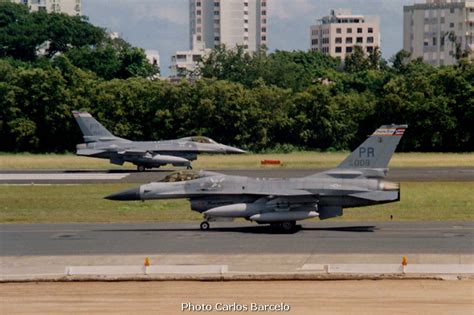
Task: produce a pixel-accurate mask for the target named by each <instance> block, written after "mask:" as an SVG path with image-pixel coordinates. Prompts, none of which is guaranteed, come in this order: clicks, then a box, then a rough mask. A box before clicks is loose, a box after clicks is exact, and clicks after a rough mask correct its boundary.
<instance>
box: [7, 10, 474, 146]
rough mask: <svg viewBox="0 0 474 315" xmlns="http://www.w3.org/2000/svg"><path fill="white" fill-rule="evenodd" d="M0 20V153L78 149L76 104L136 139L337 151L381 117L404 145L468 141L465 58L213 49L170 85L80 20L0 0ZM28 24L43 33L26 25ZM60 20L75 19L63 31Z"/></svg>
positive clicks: (470, 71)
mask: <svg viewBox="0 0 474 315" xmlns="http://www.w3.org/2000/svg"><path fill="white" fill-rule="evenodd" d="M36 14H37V16H36V17H35V15H36ZM56 20H62V22H61V23H58V25H56V22H55V21H56ZM0 21H1V22H0V151H13V152H23V151H28V152H66V151H69V152H71V151H74V150H75V145H76V144H77V143H80V142H81V141H82V136H81V133H80V130H79V128H78V126H77V125H76V123H75V121H74V119H73V117H72V115H71V111H72V110H75V109H83V110H88V111H90V112H91V114H93V115H94V116H96V118H97V119H98V120H99V121H101V122H102V123H103V124H104V126H106V127H107V128H108V129H109V130H110V131H112V132H113V133H114V134H116V135H117V136H120V137H123V138H129V139H133V140H159V139H172V138H179V137H184V136H188V135H206V136H209V137H211V138H213V139H215V140H216V141H219V142H222V143H226V144H230V145H236V146H239V147H242V148H245V149H249V150H252V151H265V150H279V151H291V150H296V149H301V150H343V149H352V148H354V146H356V145H357V144H359V143H360V142H361V141H362V140H363V139H364V138H365V137H366V136H367V135H368V134H370V133H371V132H373V130H374V129H375V128H377V127H378V126H380V125H381V124H390V123H407V124H409V129H408V130H407V132H406V136H405V137H404V140H403V141H402V143H401V148H400V150H402V151H430V152H431V151H453V152H465V151H473V149H474V141H473V137H472V130H473V128H472V126H473V125H474V97H473V96H474V89H473V82H474V65H473V64H472V63H471V62H469V61H468V60H467V59H462V58H461V59H460V60H459V62H458V64H457V65H455V66H443V67H439V68H434V67H432V66H430V65H427V64H425V63H423V62H422V60H414V61H408V57H409V55H408V54H407V53H406V52H404V51H401V52H399V53H398V54H397V55H396V56H394V58H393V59H392V60H391V61H390V62H387V61H384V60H383V59H381V56H380V52H379V51H378V50H375V51H374V52H373V53H371V54H370V55H368V56H367V55H365V54H364V53H363V52H362V51H361V50H360V49H359V48H356V50H355V52H354V54H352V55H351V56H350V57H349V58H348V59H347V60H346V62H345V63H344V64H342V63H341V62H340V60H339V59H335V58H332V57H329V56H326V55H323V54H321V53H318V52H303V51H293V52H287V51H275V52H273V53H270V54H267V53H266V52H265V51H263V50H262V51H258V52H256V53H253V54H249V53H246V52H245V51H244V50H243V49H242V48H237V49H231V50H229V49H226V48H225V47H217V48H216V49H215V50H214V51H213V52H212V53H211V54H210V56H209V57H208V58H205V59H204V60H203V61H202V62H201V64H200V66H199V67H198V70H197V71H196V73H192V74H190V76H191V77H194V79H193V80H186V79H183V80H182V81H181V82H179V83H170V82H167V81H160V80H156V79H154V75H155V74H156V71H157V69H156V68H154V67H153V66H152V65H149V64H148V63H146V61H145V59H144V54H143V51H142V50H141V49H139V48H135V47H132V46H131V45H130V44H128V43H126V42H124V41H121V40H120V41H114V40H111V39H109V38H108V37H107V36H106V35H105V32H104V30H102V29H100V28H97V27H95V26H93V25H91V24H90V23H88V22H87V20H86V19H85V18H83V17H82V18H78V17H68V16H66V15H61V14H46V13H28V11H27V10H25V8H24V6H21V5H13V4H4V3H0ZM22 21H24V22H22ZM32 21H36V22H34V23H36V24H35V27H39V28H41V27H43V26H44V29H45V30H46V29H47V30H50V33H48V32H49V31H45V32H46V33H44V32H31V33H29V32H28V31H27V30H29V29H30V27H32V26H31V25H30V24H29V23H33V22H32ZM18 23H20V24H18ZM22 23H23V24H22ZM68 23H79V24H80V25H81V26H80V27H79V28H76V29H75V31H74V32H75V33H74V34H70V35H66V34H67V31H65V30H64V32H66V33H63V30H62V29H61V25H63V26H64V27H66V28H69V26H70V24H68ZM20 26H21V27H20ZM76 26H77V25H76ZM56 27H57V28H56ZM22 28H24V29H23V30H22ZM44 42H48V43H49V47H48V48H47V49H46V52H45V53H43V54H39V53H38V49H37V47H38V46H40V45H41V44H42V43H44Z"/></svg>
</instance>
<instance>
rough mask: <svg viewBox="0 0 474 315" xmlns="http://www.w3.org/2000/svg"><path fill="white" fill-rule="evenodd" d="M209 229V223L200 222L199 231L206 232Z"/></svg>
mask: <svg viewBox="0 0 474 315" xmlns="http://www.w3.org/2000/svg"><path fill="white" fill-rule="evenodd" d="M210 227H211V226H210V224H209V222H207V221H203V222H201V225H200V228H201V231H207V230H209V228H210Z"/></svg>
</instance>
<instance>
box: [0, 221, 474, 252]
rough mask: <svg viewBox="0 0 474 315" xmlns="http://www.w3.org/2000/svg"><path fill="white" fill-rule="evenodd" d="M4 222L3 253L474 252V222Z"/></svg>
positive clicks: (0, 232)
mask: <svg viewBox="0 0 474 315" xmlns="http://www.w3.org/2000/svg"><path fill="white" fill-rule="evenodd" d="M198 226H199V223H198V222H191V223H140V224H57V225H47V224H31V225H0V240H1V252H0V255H1V256H56V255H78V256H81V255H133V254H147V255H153V254H161V255H163V254H180V255H191V254H205V255H207V254H218V255H227V254H228V255H240V254H242V255H246V254H302V253H304V254H312V255H318V254H401V255H405V254H468V255H472V254H474V222H386V223H370V222H360V223H354V222H351V223H339V222H303V223H302V227H301V229H300V230H299V231H298V232H296V233H294V234H277V233H275V232H272V230H270V229H268V228H267V227H266V226H257V225H253V224H250V223H246V222H238V223H218V222H216V223H213V225H212V229H211V230H210V231H206V232H203V231H200V230H199V227H198Z"/></svg>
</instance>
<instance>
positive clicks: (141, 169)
mask: <svg viewBox="0 0 474 315" xmlns="http://www.w3.org/2000/svg"><path fill="white" fill-rule="evenodd" d="M145 170H146V167H145V166H143V165H137V171H139V172H140V173H141V172H144V171H145Z"/></svg>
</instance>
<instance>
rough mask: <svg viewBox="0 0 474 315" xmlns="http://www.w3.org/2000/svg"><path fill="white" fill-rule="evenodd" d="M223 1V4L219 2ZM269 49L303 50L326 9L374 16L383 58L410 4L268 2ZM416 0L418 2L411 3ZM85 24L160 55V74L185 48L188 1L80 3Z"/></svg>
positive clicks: (378, 0) (392, 0)
mask: <svg viewBox="0 0 474 315" xmlns="http://www.w3.org/2000/svg"><path fill="white" fill-rule="evenodd" d="M224 1H225V0H224ZM267 2H268V15H269V16H268V27H267V29H268V46H269V49H270V51H272V50H275V49H282V50H298V49H300V50H308V49H309V46H310V39H309V37H310V35H309V27H310V25H311V24H315V22H316V20H317V19H319V18H321V17H322V16H325V15H328V14H329V12H330V10H331V9H337V8H348V9H352V12H353V13H354V14H363V15H378V16H380V27H381V33H382V34H381V37H382V47H381V48H382V54H383V57H384V58H386V59H388V58H390V57H391V56H393V55H394V54H395V53H396V52H397V51H398V50H400V49H402V45H403V43H402V38H403V5H407V4H413V3H414V0H268V1H267ZM416 2H420V0H418V1H416ZM83 14H84V15H87V16H89V18H90V21H91V22H92V23H93V24H95V25H98V26H101V27H105V28H107V29H108V30H110V31H113V32H118V33H119V34H120V35H121V36H122V37H123V38H124V39H125V40H127V41H129V42H130V43H132V44H133V45H135V46H138V47H142V48H145V49H156V50H158V51H159V52H160V57H161V69H162V74H164V75H167V74H168V73H169V70H168V67H169V64H170V58H171V55H172V54H173V53H174V52H175V51H176V50H187V49H189V40H188V38H189V36H188V35H189V17H188V16H189V12H188V0H83Z"/></svg>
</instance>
